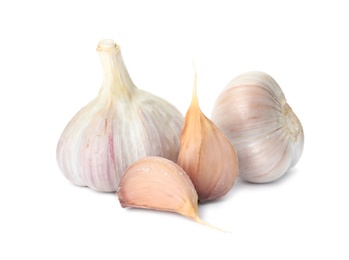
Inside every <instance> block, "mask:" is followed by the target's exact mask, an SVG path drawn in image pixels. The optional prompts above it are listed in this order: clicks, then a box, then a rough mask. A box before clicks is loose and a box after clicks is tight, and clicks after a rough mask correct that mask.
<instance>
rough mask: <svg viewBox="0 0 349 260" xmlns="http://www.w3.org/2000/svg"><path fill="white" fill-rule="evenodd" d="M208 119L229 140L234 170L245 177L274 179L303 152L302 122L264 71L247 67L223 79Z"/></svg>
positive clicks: (258, 181)
mask: <svg viewBox="0 0 349 260" xmlns="http://www.w3.org/2000/svg"><path fill="white" fill-rule="evenodd" d="M211 119H212V121H213V122H214V123H215V124H216V125H217V127H218V128H219V129H221V131H222V132H223V133H224V134H225V136H226V137H227V138H228V139H229V140H230V142H231V143H232V144H233V145H234V147H235V149H236V152H237V155H238V159H239V176H240V177H241V178H242V179H244V180H246V181H249V182H254V183H265V182H271V181H274V180H276V179H278V178H280V177H281V176H283V175H284V174H285V173H286V172H287V171H288V170H289V169H290V168H292V167H293V166H295V165H296V164H297V162H298V161H299V159H300V157H301V155H302V152H303V147H304V132H303V128H302V125H301V122H300V121H299V119H298V118H297V116H296V115H295V113H294V112H293V111H292V109H291V107H290V106H289V105H288V104H287V102H286V99H285V95H284V93H283V92H282V90H281V88H280V86H279V85H278V84H277V82H276V81H275V80H274V79H273V78H272V77H271V76H269V75H268V74H266V73H263V72H254V71H253V72H247V73H244V74H241V75H240V76H238V77H236V78H235V79H233V80H232V81H231V82H230V83H228V85H227V86H226V87H225V88H224V89H223V91H222V92H221V94H220V95H219V96H218V98H217V100H216V102H215V105H214V107H213V112H212V116H211Z"/></svg>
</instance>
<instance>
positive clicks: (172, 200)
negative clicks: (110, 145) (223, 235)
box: [117, 156, 227, 232]
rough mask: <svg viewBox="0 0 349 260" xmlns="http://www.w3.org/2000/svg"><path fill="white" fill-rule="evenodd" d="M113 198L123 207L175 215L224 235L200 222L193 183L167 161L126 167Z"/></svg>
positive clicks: (152, 158) (155, 159)
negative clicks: (115, 197)
mask: <svg viewBox="0 0 349 260" xmlns="http://www.w3.org/2000/svg"><path fill="white" fill-rule="evenodd" d="M117 195H118V198H119V201H120V204H121V206H122V207H123V208H126V207H134V208H144V209H154V210H160V211H170V212H175V213H178V214H181V215H183V216H185V217H188V218H190V219H192V220H194V221H196V222H198V223H200V224H203V225H206V226H209V227H211V228H214V229H217V230H220V231H223V232H227V231H225V230H222V229H220V228H217V227H215V226H212V225H211V224H209V223H207V222H205V221H204V220H202V219H200V217H199V215H198V195H197V193H196V191H195V188H194V185H193V183H192V182H191V180H190V178H189V176H188V175H187V174H186V172H185V171H184V170H183V169H182V168H181V167H180V166H179V165H177V164H176V163H174V162H173V161H170V160H168V159H165V158H162V157H156V156H149V157H145V158H142V159H140V160H138V161H136V162H135V163H133V164H132V165H130V166H129V167H128V168H127V169H126V171H125V173H124V175H123V177H122V179H121V182H120V186H119V189H118V190H117Z"/></svg>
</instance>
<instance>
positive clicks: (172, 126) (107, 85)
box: [57, 40, 183, 191]
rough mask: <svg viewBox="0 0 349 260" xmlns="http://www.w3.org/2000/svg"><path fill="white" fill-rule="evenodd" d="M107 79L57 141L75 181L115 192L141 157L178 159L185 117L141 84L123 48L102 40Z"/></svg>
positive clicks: (64, 164) (61, 158) (65, 169)
mask: <svg viewBox="0 0 349 260" xmlns="http://www.w3.org/2000/svg"><path fill="white" fill-rule="evenodd" d="M97 52H98V54H99V56H100V60H101V62H102V67H103V72H104V80H103V83H102V86H101V88H100V91H99V94H98V97H97V98H96V99H94V100H92V101H91V102H90V103H89V104H88V105H87V106H85V107H84V108H82V109H81V110H80V111H79V112H78V113H77V114H76V115H75V116H74V117H73V119H72V120H71V121H70V122H69V123H68V125H67V126H66V128H65V130H64V131H63V133H62V136H61V138H60V140H59V142H58V146H57V161H58V165H59V167H60V169H61V171H62V172H63V174H64V175H65V176H66V177H67V178H68V179H69V180H70V181H71V182H73V183H74V184H77V185H81V186H89V187H90V188H92V189H95V190H98V191H116V190H117V188H118V185H119V182H120V179H121V176H122V174H123V172H124V171H125V169H126V168H127V167H128V166H129V165H130V164H132V163H133V162H134V161H136V160H137V159H139V158H142V157H145V156H151V155H154V156H162V157H165V158H168V159H170V160H173V161H176V160H177V157H178V151H179V135H180V131H181V127H182V124H183V116H182V115H181V113H180V112H179V111H178V110H177V109H176V108H175V107H174V106H172V105H171V104H169V103H168V102H166V101H165V100H163V99H161V98H159V97H157V96H154V95H152V94H150V93H148V92H145V91H142V90H140V89H138V88H137V87H136V86H135V85H134V84H133V82H132V80H131V78H130V76H129V74H128V72H127V69H126V67H125V64H124V61H123V59H122V56H121V52H120V48H119V46H118V45H116V44H115V43H114V42H113V41H112V40H102V41H100V42H99V44H98V47H97Z"/></svg>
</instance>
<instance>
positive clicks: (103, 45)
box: [97, 39, 118, 51]
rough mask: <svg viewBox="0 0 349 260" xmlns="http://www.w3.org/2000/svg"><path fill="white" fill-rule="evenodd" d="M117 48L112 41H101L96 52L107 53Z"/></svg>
mask: <svg viewBox="0 0 349 260" xmlns="http://www.w3.org/2000/svg"><path fill="white" fill-rule="evenodd" d="M117 48H118V46H117V44H116V43H115V42H114V40H112V39H103V40H101V41H99V43H98V47H97V50H101V51H108V50H115V49H117Z"/></svg>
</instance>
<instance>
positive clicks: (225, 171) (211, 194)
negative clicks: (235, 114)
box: [178, 74, 239, 202]
mask: <svg viewBox="0 0 349 260" xmlns="http://www.w3.org/2000/svg"><path fill="white" fill-rule="evenodd" d="M178 164H179V165H180V166H181V167H182V168H183V169H184V170H185V172H186V173H187V174H188V175H189V176H190V179H191V180H192V182H193V184H194V186H195V189H196V191H197V193H198V196H199V200H200V201H201V202H204V201H209V200H214V199H217V198H220V197H222V196H224V195H225V194H226V193H228V191H229V190H230V189H231V188H232V187H233V185H234V183H235V181H236V178H237V175H238V169H239V164H238V159H237V155H236V152H235V149H234V147H233V146H232V144H231V143H230V142H229V140H228V139H227V138H226V137H225V136H224V135H223V133H222V132H221V131H220V130H219V129H218V128H217V127H216V126H215V125H214V123H213V122H212V121H211V120H209V119H208V118H207V117H206V116H205V115H204V114H203V113H202V112H201V110H200V107H199V102H198V98H197V92H196V74H195V81H194V89H193V96H192V101H191V104H190V107H189V109H188V111H187V113H186V116H185V120H184V125H183V129H182V133H181V137H180V149H179V156H178Z"/></svg>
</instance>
